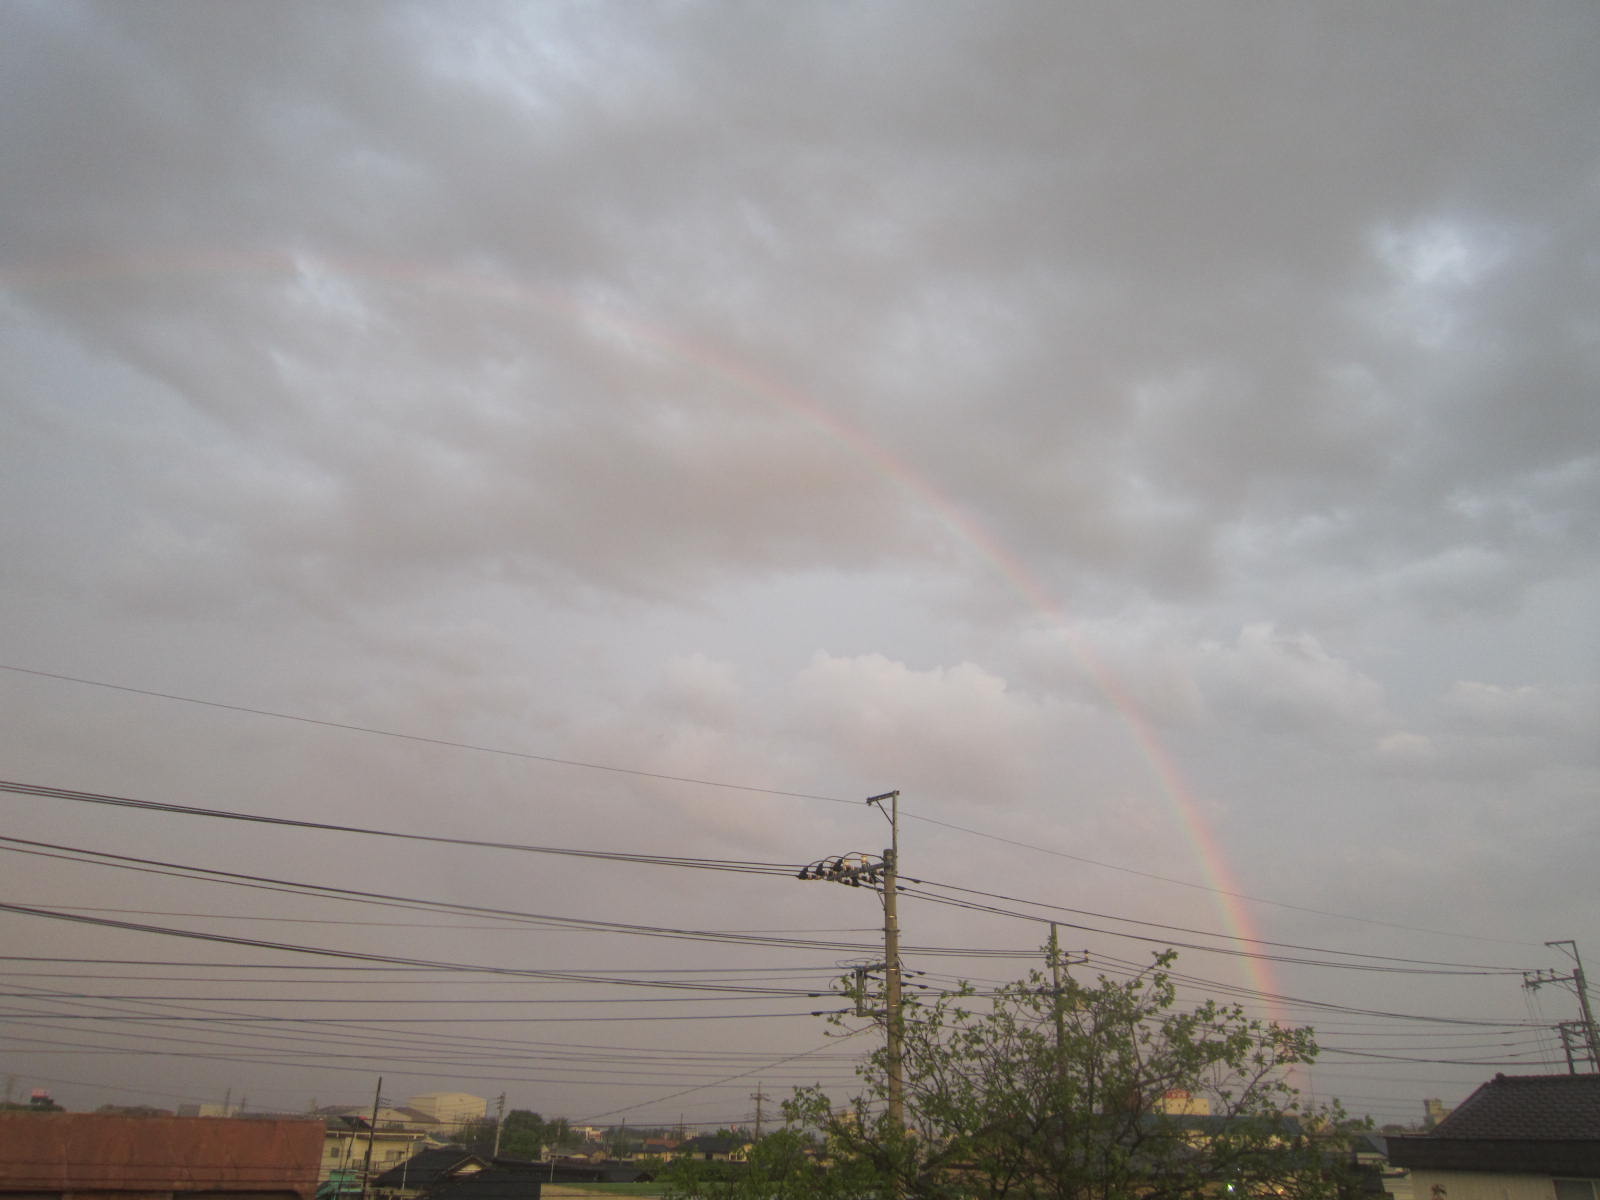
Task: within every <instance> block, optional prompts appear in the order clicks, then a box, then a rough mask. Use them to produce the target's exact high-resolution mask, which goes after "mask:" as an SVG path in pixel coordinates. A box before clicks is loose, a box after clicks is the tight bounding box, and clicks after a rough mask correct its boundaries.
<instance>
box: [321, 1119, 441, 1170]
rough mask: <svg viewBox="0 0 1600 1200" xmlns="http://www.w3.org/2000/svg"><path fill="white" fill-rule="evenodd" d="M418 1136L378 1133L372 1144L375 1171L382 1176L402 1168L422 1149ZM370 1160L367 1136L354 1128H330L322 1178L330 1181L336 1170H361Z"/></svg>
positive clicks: (323, 1150) (322, 1164) (324, 1149)
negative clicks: (391, 1170)
mask: <svg viewBox="0 0 1600 1200" xmlns="http://www.w3.org/2000/svg"><path fill="white" fill-rule="evenodd" d="M423 1140H424V1139H423V1137H422V1135H421V1134H417V1133H403V1132H399V1131H395V1130H389V1131H385V1130H382V1129H380V1130H378V1132H377V1133H376V1135H374V1137H373V1141H372V1172H373V1174H375V1175H376V1174H378V1173H379V1172H382V1171H387V1170H388V1169H389V1168H390V1167H398V1166H399V1165H400V1164H401V1163H403V1162H405V1160H406V1159H408V1158H410V1157H411V1156H412V1155H413V1154H415V1153H416V1152H417V1151H418V1150H420V1149H421V1148H422V1145H423ZM366 1161H367V1134H366V1133H365V1132H357V1131H356V1130H353V1129H330V1130H328V1131H327V1133H326V1134H325V1135H324V1138H323V1143H322V1162H321V1169H320V1171H319V1173H318V1176H317V1177H318V1179H319V1180H321V1181H324V1182H326V1180H327V1179H328V1177H329V1176H330V1175H332V1174H333V1172H335V1171H359V1170H361V1168H362V1167H363V1166H365V1165H366Z"/></svg>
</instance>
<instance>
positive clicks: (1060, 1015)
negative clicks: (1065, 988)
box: [1050, 921, 1067, 1081]
mask: <svg viewBox="0 0 1600 1200" xmlns="http://www.w3.org/2000/svg"><path fill="white" fill-rule="evenodd" d="M1050 996H1051V1001H1050V1008H1051V1011H1052V1012H1054V1014H1055V1018H1056V1074H1057V1075H1058V1076H1059V1077H1060V1078H1061V1079H1062V1080H1063V1081H1065V1079H1066V1076H1067V1057H1066V1046H1067V1014H1066V1012H1065V1011H1064V1010H1063V1009H1062V1007H1061V939H1060V937H1059V935H1058V933H1057V930H1056V923H1055V922H1054V921H1051V922H1050Z"/></svg>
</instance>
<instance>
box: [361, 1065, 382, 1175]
mask: <svg viewBox="0 0 1600 1200" xmlns="http://www.w3.org/2000/svg"><path fill="white" fill-rule="evenodd" d="M382 1102H383V1076H382V1075H379V1076H378V1086H377V1088H376V1090H374V1091H373V1093H372V1123H371V1124H370V1125H368V1126H367V1158H366V1161H365V1162H363V1163H362V1164H361V1200H367V1193H368V1191H369V1190H370V1189H371V1187H372V1142H373V1139H374V1138H376V1137H377V1136H378V1106H379V1105H380V1104H381V1103H382Z"/></svg>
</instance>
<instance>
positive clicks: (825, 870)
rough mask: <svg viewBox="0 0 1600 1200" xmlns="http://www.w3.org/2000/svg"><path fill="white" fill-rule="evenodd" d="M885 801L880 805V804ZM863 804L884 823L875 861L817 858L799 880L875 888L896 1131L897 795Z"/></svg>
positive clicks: (901, 1117) (899, 1099)
mask: <svg viewBox="0 0 1600 1200" xmlns="http://www.w3.org/2000/svg"><path fill="white" fill-rule="evenodd" d="M885 801H887V802H888V807H887V809H885V807H884V802H885ZM867 803H868V804H869V805H877V807H878V811H879V812H881V813H883V815H884V817H885V818H887V820H888V822H889V846H888V848H887V849H886V850H884V852H883V854H882V855H881V856H880V857H879V858H878V860H877V861H876V862H874V861H873V857H872V855H870V854H863V853H861V852H860V851H852V852H851V853H849V854H841V855H838V856H837V857H834V858H824V859H819V860H818V861H817V862H814V863H811V864H810V865H809V866H805V867H802V868H801V869H800V876H799V877H800V878H801V879H826V880H829V881H831V882H833V883H843V884H848V885H849V886H850V887H861V886H862V884H863V883H865V884H866V885H867V886H868V887H874V886H875V887H876V888H878V889H880V890H881V895H882V899H883V958H884V963H883V978H884V997H883V1003H884V1014H883V1026H884V1038H885V1042H886V1046H887V1058H888V1067H889V1072H888V1073H889V1123H890V1125H891V1126H893V1127H894V1128H895V1129H897V1130H901V1131H903V1130H904V1129H905V1127H906V1104H905V1025H904V1016H903V1013H902V1006H901V970H900V914H899V906H898V898H899V886H900V793H899V792H898V791H893V792H883V793H882V794H880V795H877V796H868V797H867ZM871 969H872V968H871V967H863V968H857V970H856V980H857V983H858V984H859V985H860V990H859V991H858V993H857V1000H856V1006H857V1007H856V1011H857V1012H858V1013H859V1012H861V1007H862V1003H863V1000H864V998H865V978H866V972H867V971H868V970H871Z"/></svg>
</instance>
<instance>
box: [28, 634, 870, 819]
mask: <svg viewBox="0 0 1600 1200" xmlns="http://www.w3.org/2000/svg"><path fill="white" fill-rule="evenodd" d="M0 671H13V672H15V673H16V674H19V675H33V676H35V677H37V678H40V679H55V680H58V681H60V682H62V683H77V684H82V685H83V686H85V687H96V688H104V689H106V690H108V691H113V692H126V693H128V694H130V695H134V696H149V697H152V698H154V699H157V700H173V701H176V702H178V703H180V704H195V705H199V706H200V707H202V708H217V709H222V710H223V711H225V712H236V713H246V714H248V715H250V716H253V717H270V718H272V719H273V720H275V721H293V722H295V723H296V724H299V725H315V726H319V727H321V728H323V729H338V730H343V731H344V732H346V733H365V734H369V735H371V736H373V737H383V738H394V739H397V740H399V741H405V742H420V743H422V744H423V745H427V746H442V747H445V748H446V749H450V750H469V751H471V752H472V753H474V754H495V755H499V756H501V757H503V758H520V759H524V760H526V761H528V762H542V763H550V764H552V765H554V766H558V767H576V768H579V769H582V770H585V771H607V772H609V773H611V774H613V775H631V776H633V777H635V778H639V779H659V780H663V781H665V782H667V783H688V784H693V785H694V786H695V787H713V788H721V789H723V790H726V791H734V792H756V793H759V794H761V795H766V796H787V797H789V798H790V799H793V800H825V801H829V802H831V803H834V804H853V803H855V802H854V801H850V800H843V799H841V798H839V797H838V796H818V795H813V794H811V793H809V792H785V791H780V790H778V789H777V788H764V787H755V786H752V785H750V784H744V783H724V782H721V781H719V780H715V779H694V778H690V777H688V776H683V775H666V774H663V773H661V772H659V771H641V770H638V769H636V768H633V767H618V766H613V765H611V764H609V763H597V762H584V761H581V760H578V759H572V758H557V757H556V756H554V755H551V754H533V753H530V752H528V751H526V750H507V749H505V748H504V747H502V746H483V745H477V744H475V743H472V742H456V741H451V740H450V739H449V738H440V737H429V736H427V735H425V734H418V733H399V732H397V731H395V730H393V729H378V728H376V727H374V726H371V725H355V724H350V723H347V722H344V721H327V720H323V719H321V718H318V717H307V716H302V715H300V714H297V713H285V712H275V711H273V710H271V709H266V708H251V707H249V706H248V705H244V704H224V703H222V702H221V701H219V700H200V699H197V698H195V697H194V696H180V695H178V694H176V693H174V692H158V691H155V690H153V689H151V688H138V687H129V686H127V685H126V684H120V683H106V682H105V681H103V680H99V679H84V678H81V677H79V676H75V675H61V674H57V673H55V672H53V671H36V670H32V669H30V668H28V667H18V666H13V665H11V664H9V663H0Z"/></svg>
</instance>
